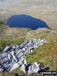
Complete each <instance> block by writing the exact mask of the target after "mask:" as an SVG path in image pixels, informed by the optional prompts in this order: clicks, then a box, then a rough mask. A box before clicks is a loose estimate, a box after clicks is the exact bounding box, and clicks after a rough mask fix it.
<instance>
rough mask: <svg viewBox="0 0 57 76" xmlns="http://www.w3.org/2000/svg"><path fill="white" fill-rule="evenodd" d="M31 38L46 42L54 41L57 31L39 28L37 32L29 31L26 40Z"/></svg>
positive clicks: (56, 37)
mask: <svg viewBox="0 0 57 76" xmlns="http://www.w3.org/2000/svg"><path fill="white" fill-rule="evenodd" d="M31 38H37V39H38V38H40V39H43V38H45V39H48V40H56V39H57V31H55V30H50V29H47V28H39V29H37V30H31V31H29V32H28V33H27V35H26V39H27V40H30V39H31Z"/></svg>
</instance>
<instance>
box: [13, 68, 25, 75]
mask: <svg viewBox="0 0 57 76" xmlns="http://www.w3.org/2000/svg"><path fill="white" fill-rule="evenodd" d="M12 72H13V73H20V74H25V73H24V72H23V71H21V70H20V68H19V67H18V68H16V69H15V70H13V71H12Z"/></svg>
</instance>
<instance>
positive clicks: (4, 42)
mask: <svg viewBox="0 0 57 76" xmlns="http://www.w3.org/2000/svg"><path fill="white" fill-rule="evenodd" d="M24 40H25V39H24V38H18V39H14V40H0V52H2V51H3V49H4V48H5V47H6V46H9V45H20V44H21V43H22V42H24Z"/></svg>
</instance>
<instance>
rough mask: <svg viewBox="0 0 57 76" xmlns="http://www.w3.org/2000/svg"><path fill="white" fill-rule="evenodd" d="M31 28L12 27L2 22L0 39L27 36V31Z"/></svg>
mask: <svg viewBox="0 0 57 76" xmlns="http://www.w3.org/2000/svg"><path fill="white" fill-rule="evenodd" d="M29 30H30V29H26V28H12V27H9V26H6V25H4V24H0V40H1V39H15V38H19V37H25V35H26V34H27V32H29Z"/></svg>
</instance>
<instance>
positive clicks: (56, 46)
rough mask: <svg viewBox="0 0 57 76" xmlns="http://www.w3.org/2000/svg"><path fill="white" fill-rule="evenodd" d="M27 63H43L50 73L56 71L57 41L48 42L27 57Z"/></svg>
mask: <svg viewBox="0 0 57 76" xmlns="http://www.w3.org/2000/svg"><path fill="white" fill-rule="evenodd" d="M27 60H28V63H34V62H38V63H43V64H44V67H49V68H50V69H49V70H51V71H56V70H57V41H56V42H54V41H50V42H49V43H46V44H44V45H42V46H40V47H39V48H36V49H34V52H33V53H31V54H30V55H28V56H27Z"/></svg>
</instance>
